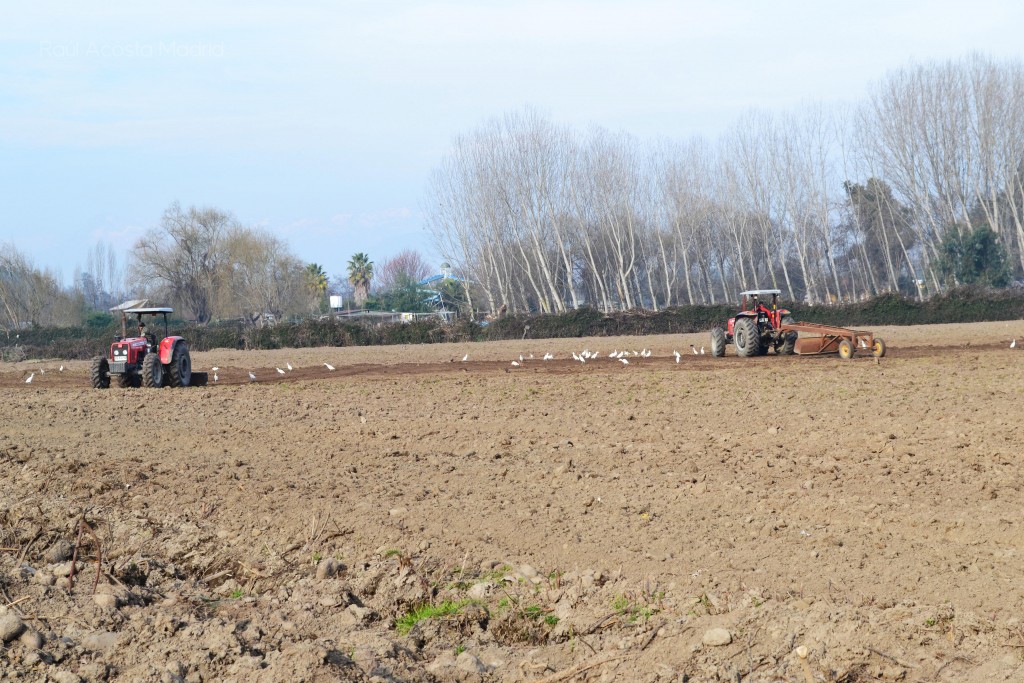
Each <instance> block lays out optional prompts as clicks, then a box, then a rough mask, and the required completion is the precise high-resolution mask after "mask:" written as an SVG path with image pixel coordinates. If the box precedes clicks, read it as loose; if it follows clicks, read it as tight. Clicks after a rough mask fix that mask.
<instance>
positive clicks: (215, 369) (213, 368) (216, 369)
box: [210, 365, 220, 372]
mask: <svg viewBox="0 0 1024 683" xmlns="http://www.w3.org/2000/svg"><path fill="white" fill-rule="evenodd" d="M210 369H211V370H213V371H214V372H217V371H218V370H220V368H218V367H217V366H216V365H215V366H213V367H212V368H210Z"/></svg>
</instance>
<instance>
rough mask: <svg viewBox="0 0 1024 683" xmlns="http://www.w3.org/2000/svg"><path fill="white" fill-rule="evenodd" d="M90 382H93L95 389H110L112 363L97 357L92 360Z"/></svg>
mask: <svg viewBox="0 0 1024 683" xmlns="http://www.w3.org/2000/svg"><path fill="white" fill-rule="evenodd" d="M89 380H90V381H91V382H92V388H93V389H109V388H110V362H109V361H108V360H107V359H106V358H104V357H103V356H97V357H96V358H93V359H92V365H91V366H90V367H89Z"/></svg>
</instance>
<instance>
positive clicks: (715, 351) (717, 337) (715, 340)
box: [711, 327, 725, 358]
mask: <svg viewBox="0 0 1024 683" xmlns="http://www.w3.org/2000/svg"><path fill="white" fill-rule="evenodd" d="M711 355H712V356H715V357H717V358H721V357H722V356H724V355H725V330H723V329H722V328H721V327H715V328H712V330H711Z"/></svg>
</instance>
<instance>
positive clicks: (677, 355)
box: [672, 350, 683, 363]
mask: <svg viewBox="0 0 1024 683" xmlns="http://www.w3.org/2000/svg"><path fill="white" fill-rule="evenodd" d="M672 355H673V356H675V357H676V362H677V363H678V362H679V360H680V359H681V358H682V357H683V354H681V353H679V352H678V351H675V350H673V351H672Z"/></svg>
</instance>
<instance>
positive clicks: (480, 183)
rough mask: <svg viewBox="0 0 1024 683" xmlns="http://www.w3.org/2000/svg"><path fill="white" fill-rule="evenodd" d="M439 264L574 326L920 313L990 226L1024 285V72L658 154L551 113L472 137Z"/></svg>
mask: <svg viewBox="0 0 1024 683" xmlns="http://www.w3.org/2000/svg"><path fill="white" fill-rule="evenodd" d="M425 215H426V220H427V224H428V229H429V230H430V232H431V234H432V236H433V238H434V240H435V243H436V246H437V248H438V250H439V251H440V254H441V256H442V257H443V258H445V259H447V260H449V261H451V262H452V263H453V264H454V265H455V267H456V268H457V269H458V270H459V271H461V272H462V274H463V275H464V276H465V277H466V278H468V279H469V280H470V281H471V282H472V283H473V284H472V288H471V295H472V298H473V299H474V302H475V305H476V306H478V307H480V308H485V309H490V310H497V309H498V308H500V307H501V306H502V305H504V306H506V307H507V308H508V309H509V310H512V311H526V310H533V311H543V312H548V311H550V312H559V311H564V310H567V309H569V308H573V307H576V306H579V305H581V304H588V305H591V306H595V307H598V308H601V309H603V310H614V309H628V308H635V307H646V308H652V309H659V308H662V307H665V306H671V305H676V304H685V303H718V302H722V301H732V300H734V299H735V298H736V293H737V292H738V291H740V290H741V289H745V288H752V287H773V288H779V289H782V290H783V291H784V292H785V293H786V294H787V295H788V296H790V297H792V298H793V299H797V300H805V301H808V302H814V303H824V302H834V301H848V300H856V299H861V298H864V297H868V296H874V295H877V294H880V293H883V292H889V291H900V292H903V293H905V294H908V295H912V296H926V295H928V294H930V293H934V292H937V291H941V290H942V289H944V288H946V287H949V286H953V285H956V284H959V283H958V282H956V281H955V279H953V278H951V277H950V276H949V275H948V272H947V270H944V269H943V268H942V267H941V263H942V248H943V246H942V245H943V240H944V239H945V238H946V237H947V236H948V235H950V234H951V233H952V234H956V235H961V236H965V235H967V234H968V233H970V232H971V231H972V230H973V229H975V228H977V227H979V226H983V227H985V228H987V229H988V230H990V231H992V233H993V235H994V236H995V237H996V238H997V241H998V244H999V245H1001V248H1002V249H1003V250H1004V251H1005V253H1006V254H1008V255H1009V257H1010V263H1011V264H1012V267H1013V274H1014V275H1016V276H1018V277H1019V276H1020V275H1021V273H1022V272H1024V69H1022V65H1021V63H1020V62H1019V61H1005V62H997V61H994V60H991V59H988V58H986V57H984V56H982V55H971V56H968V57H966V58H963V59H960V60H955V61H949V62H944V63H929V64H921V65H914V66H909V67H906V68H903V69H899V70H896V71H893V72H892V73H890V74H888V75H887V76H886V77H885V78H883V79H882V80H881V81H880V82H878V83H877V84H876V85H875V86H874V87H873V88H872V89H871V92H870V94H869V96H868V97H867V98H866V99H865V101H864V102H862V103H860V104H859V105H858V106H855V107H850V108H846V109H839V108H827V107H824V106H820V105H813V106H806V107H804V108H802V109H801V110H800V111H796V112H791V113H785V114H774V115H773V114H770V113H767V112H751V113H748V114H747V115H745V116H743V117H742V118H741V119H740V120H739V121H737V122H736V124H735V125H734V126H733V127H732V129H731V130H730V131H729V132H727V133H726V134H725V135H723V136H722V137H721V138H719V139H717V140H714V141H709V140H705V139H702V138H694V139H691V140H687V141H683V142H673V141H657V142H654V143H651V142H642V141H640V140H638V139H636V138H634V137H632V136H630V135H627V134H625V133H613V132H610V131H607V130H604V129H600V128H597V129H592V130H587V131H579V130H576V129H573V128H570V127H567V126H561V125H558V124H556V123H554V122H552V121H551V120H550V119H548V118H546V117H544V116H542V115H540V114H539V113H537V112H536V111H533V110H526V111H521V112H512V113H508V114H506V115H504V116H501V117H497V118H494V119H492V120H490V121H487V122H486V123H484V124H483V125H481V126H480V127H478V128H477V129H475V130H473V131H470V132H468V133H465V134H463V135H460V136H458V137H457V138H456V139H455V140H454V142H453V145H452V149H451V151H450V152H449V153H448V154H447V155H446V156H445V158H444V159H443V160H442V161H441V164H440V165H439V167H438V168H437V169H435V171H434V173H433V174H432V177H431V180H430V184H429V189H428V199H427V201H426V208H425Z"/></svg>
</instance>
